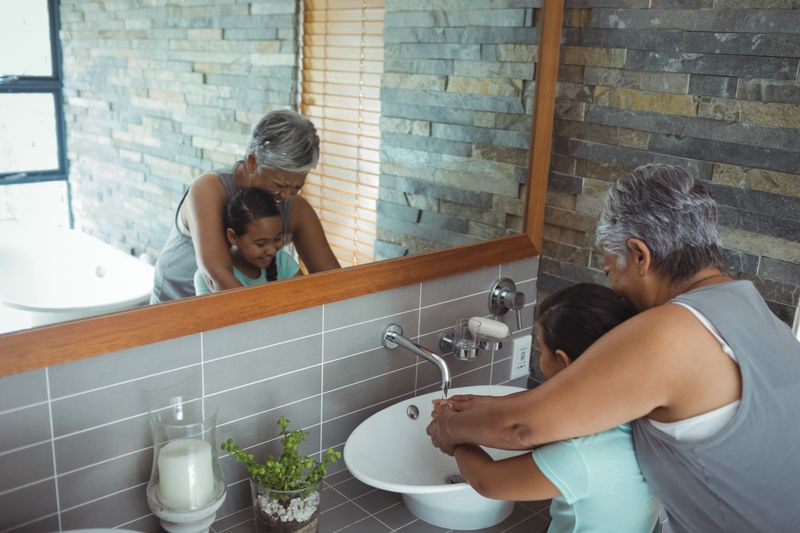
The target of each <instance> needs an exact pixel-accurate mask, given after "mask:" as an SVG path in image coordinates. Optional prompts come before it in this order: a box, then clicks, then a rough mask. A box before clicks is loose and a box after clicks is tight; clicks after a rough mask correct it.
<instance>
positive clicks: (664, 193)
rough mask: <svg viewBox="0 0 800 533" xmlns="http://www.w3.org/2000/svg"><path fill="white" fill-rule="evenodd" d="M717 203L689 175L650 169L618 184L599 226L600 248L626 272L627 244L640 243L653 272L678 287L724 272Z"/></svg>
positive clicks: (666, 168) (674, 169)
mask: <svg viewBox="0 0 800 533" xmlns="http://www.w3.org/2000/svg"><path fill="white" fill-rule="evenodd" d="M717 218H718V217H717V203H716V202H715V201H714V199H713V198H711V195H710V194H709V192H708V190H707V189H706V187H705V186H704V185H703V184H702V183H701V182H700V181H699V180H697V179H695V178H694V176H692V175H691V174H690V173H689V172H687V171H686V170H684V169H682V168H679V167H674V166H670V165H644V166H641V167H639V168H637V169H636V170H634V171H633V172H631V173H630V174H628V175H627V176H624V177H622V178H620V179H619V180H617V182H616V183H615V184H614V185H613V186H612V187H611V189H610V190H609V191H608V194H607V195H606V200H605V206H604V208H603V212H602V214H601V215H600V221H599V223H598V225H597V245H598V246H599V247H600V248H601V249H602V250H603V252H605V253H608V254H613V255H616V256H617V257H618V258H619V259H618V261H619V263H618V264H619V266H620V267H623V268H624V266H625V258H626V257H627V255H628V254H627V242H628V239H630V238H636V239H640V240H642V241H644V242H645V244H647V247H648V248H649V249H650V252H651V254H652V256H653V266H654V267H655V269H656V270H658V271H659V272H661V273H662V274H665V275H666V276H668V277H669V278H671V279H672V281H681V280H684V279H686V278H689V277H690V276H692V275H693V274H695V273H696V272H697V271H699V270H700V269H701V268H704V267H708V266H714V267H717V268H723V260H722V239H721V238H720V235H719V230H718V229H717Z"/></svg>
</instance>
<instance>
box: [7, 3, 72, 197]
mask: <svg viewBox="0 0 800 533" xmlns="http://www.w3.org/2000/svg"><path fill="white" fill-rule="evenodd" d="M0 50H5V51H10V50H13V53H3V54H0V184H11V183H21V182H22V183H24V182H34V181H51V180H63V179H66V154H65V148H64V117H63V110H62V104H61V102H62V93H61V65H60V59H59V58H60V54H59V44H58V11H57V0H0Z"/></svg>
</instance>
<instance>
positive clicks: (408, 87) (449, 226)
mask: <svg viewBox="0 0 800 533" xmlns="http://www.w3.org/2000/svg"><path fill="white" fill-rule="evenodd" d="M540 6H541V2H540V1H538V0H471V1H465V0H386V3H385V7H386V13H385V18H384V46H385V48H384V75H383V79H382V84H381V85H382V88H381V112H382V119H381V177H380V191H379V197H378V208H377V209H378V213H377V239H376V246H375V255H376V257H375V258H376V259H383V258H387V257H397V256H401V255H405V254H406V253H408V251H409V250H414V251H417V252H420V251H427V250H431V249H436V248H443V247H448V246H453V245H458V244H464V243H468V242H473V241H475V240H481V239H486V238H494V237H498V236H502V235H506V234H508V233H509V232H519V231H521V230H522V227H523V226H522V223H523V219H522V216H523V212H524V207H525V202H524V197H525V190H524V185H523V184H524V182H525V181H526V179H527V171H526V167H527V152H528V145H529V143H530V128H531V113H532V93H533V85H534V84H533V81H532V80H533V74H534V67H533V63H534V61H535V58H536V52H537V46H536V43H537V42H538V31H537V29H536V15H537V14H538V8H539V7H540Z"/></svg>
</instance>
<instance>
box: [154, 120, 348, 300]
mask: <svg viewBox="0 0 800 533" xmlns="http://www.w3.org/2000/svg"><path fill="white" fill-rule="evenodd" d="M318 160H319V136H318V135H317V131H316V128H314V125H313V124H312V123H311V121H309V120H308V119H306V118H305V117H303V116H301V115H299V114H297V113H295V112H293V111H288V110H278V111H272V112H270V113H268V114H267V115H265V116H264V117H263V118H262V119H261V120H260V121H259V122H258V124H257V125H256V127H255V128H254V130H253V134H252V138H251V141H250V146H249V148H248V150H247V155H246V156H245V159H244V160H243V161H238V162H237V163H236V164H234V165H233V168H232V169H229V170H214V171H211V172H207V173H205V174H203V175H201V176H199V177H198V178H197V179H195V180H194V182H193V183H192V184H191V185H190V187H189V189H188V190H187V191H186V194H185V195H184V197H183V198H182V199H181V202H180V203H179V204H178V209H177V212H176V214H175V223H174V225H173V227H172V229H171V231H170V234H169V237H168V238H167V242H166V243H165V244H164V248H163V249H162V251H161V255H160V256H159V258H158V261H156V267H155V281H154V285H153V293H152V295H151V296H150V303H151V304H152V303H159V302H165V301H169V300H176V299H179V298H185V297H188V296H194V295H195V287H194V275H195V272H196V271H197V270H200V272H201V273H202V276H203V278H204V279H205V281H206V283H207V285H208V287H209V288H210V289H211V291H212V292H218V291H223V290H226V289H233V288H237V287H241V286H242V284H241V282H240V281H239V280H238V279H236V277H235V276H234V274H233V262H232V259H231V255H230V250H229V244H228V241H227V239H226V236H225V232H224V229H223V228H224V224H223V213H224V209H225V204H226V202H227V201H228V199H229V198H230V197H232V196H233V195H234V194H235V193H236V192H237V191H241V190H243V189H245V188H248V187H255V188H258V189H261V190H263V191H266V192H268V193H270V194H272V195H273V196H274V197H275V198H276V200H278V201H279V202H280V206H281V212H282V223H283V227H284V238H285V241H286V242H287V243H288V242H292V243H294V246H295V248H296V249H297V252H298V254H299V255H300V259H302V261H303V263H304V264H305V266H306V268H307V269H308V271H309V272H310V273H314V272H321V271H323V270H331V269H334V268H339V267H340V265H339V262H338V261H337V260H336V257H335V256H334V254H333V251H332V250H331V248H330V245H329V244H328V240H327V239H326V238H325V232H324V231H323V229H322V224H321V223H320V221H319V217H318V216H317V214H316V212H314V209H313V208H312V207H311V206H310V205H309V203H308V202H307V201H306V200H305V199H304V198H302V197H300V196H297V193H298V192H299V191H300V189H301V188H302V187H303V185H304V183H305V179H306V175H307V174H308V172H309V171H311V170H312V169H313V168H314V167H316V166H317V161H318Z"/></svg>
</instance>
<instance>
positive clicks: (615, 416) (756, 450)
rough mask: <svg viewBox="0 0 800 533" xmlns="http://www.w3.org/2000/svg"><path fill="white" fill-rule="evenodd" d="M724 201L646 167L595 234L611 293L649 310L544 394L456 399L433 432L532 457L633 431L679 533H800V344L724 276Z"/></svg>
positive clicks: (449, 441)
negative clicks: (548, 448) (545, 447)
mask: <svg viewBox="0 0 800 533" xmlns="http://www.w3.org/2000/svg"><path fill="white" fill-rule="evenodd" d="M716 223H717V210H716V204H715V203H714V201H713V200H712V199H711V197H710V196H709V194H708V192H707V191H706V189H705V188H704V187H703V185H702V184H701V183H700V182H698V181H697V180H695V179H693V177H692V176H691V175H689V174H688V173H687V172H686V171H684V170H682V169H679V168H675V167H670V166H661V165H649V166H644V167H640V168H638V169H636V170H635V171H634V172H633V173H632V174H630V175H628V176H625V177H623V178H621V179H620V180H619V181H618V182H617V183H616V184H615V185H614V186H613V187H612V189H611V190H610V191H609V194H608V197H607V198H606V203H605V208H604V211H603V214H602V215H601V218H600V224H599V226H598V230H597V238H598V239H597V240H598V244H599V246H600V247H601V249H602V250H603V252H604V254H605V257H604V260H605V272H606V274H607V276H608V278H609V281H610V283H611V287H612V288H614V289H615V290H616V291H618V292H619V293H621V294H622V295H624V296H626V297H627V298H628V299H629V300H630V301H631V302H632V303H633V304H634V306H635V307H637V308H638V310H639V311H640V313H639V314H638V315H637V316H635V317H633V318H631V319H630V320H628V321H626V322H624V323H623V324H621V325H620V326H618V327H616V328H615V329H613V330H612V331H610V332H609V333H607V334H606V335H605V336H603V337H602V338H600V340H598V341H597V342H596V343H594V344H593V345H592V346H591V347H590V348H589V349H588V350H587V351H586V352H585V353H584V354H583V355H582V356H581V358H580V359H579V360H577V361H576V362H575V363H574V364H571V365H570V366H569V368H567V369H565V370H564V371H563V372H559V373H558V375H557V376H555V377H554V378H553V379H551V380H549V381H548V382H547V383H545V384H543V385H541V386H540V387H537V388H536V389H533V390H530V391H525V392H523V393H519V394H517V395H514V396H510V397H506V398H498V399H487V398H483V397H455V398H453V402H452V405H449V406H448V405H447V404H445V405H443V406H442V407H441V408H440V409H437V416H436V418H435V419H434V420H433V422H431V424H430V426H429V427H428V433H429V435H430V436H431V438H432V440H433V442H434V445H436V446H438V447H439V448H441V449H442V450H443V451H445V452H447V453H450V454H452V453H453V452H454V449H456V448H457V447H458V445H459V444H461V443H477V444H483V445H488V446H493V447H498V448H507V449H517V450H521V449H529V448H532V447H535V446H538V445H540V444H543V443H549V442H553V441H557V440H563V439H568V438H572V437H578V436H583V435H588V434H591V433H596V432H598V431H603V430H606V429H609V428H612V427H615V426H617V425H619V424H622V423H624V422H628V421H634V432H633V433H634V444H635V449H636V455H637V459H638V461H639V464H640V466H641V468H642V471H643V473H644V475H645V478H646V479H647V481H648V484H650V486H651V488H652V490H653V492H654V493H655V495H656V497H657V498H658V499H659V500H661V502H662V503H663V504H664V507H665V509H666V511H667V513H668V515H669V517H670V524H671V525H672V528H673V529H674V530H675V531H677V532H680V531H691V532H698V531H702V532H704V533H705V532H709V531H728V532H730V531H737V532H738V531H771V532H778V531H781V532H783V531H797V528H798V524H800V505H797V502H798V491H799V490H800V343H798V342H797V340H796V339H795V338H794V336H793V335H792V332H791V330H790V329H789V328H788V327H787V326H786V324H784V323H783V322H781V321H779V320H778V319H777V318H776V317H775V316H774V315H773V314H772V313H771V312H770V310H769V309H768V308H767V306H766V305H765V303H764V301H763V299H762V298H761V297H760V295H759V294H758V292H757V291H756V289H755V288H754V287H753V284H752V283H751V282H749V281H732V280H731V279H730V278H728V277H727V276H726V275H725V274H723V272H722V251H721V244H720V236H719V233H718V231H717V225H716Z"/></svg>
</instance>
